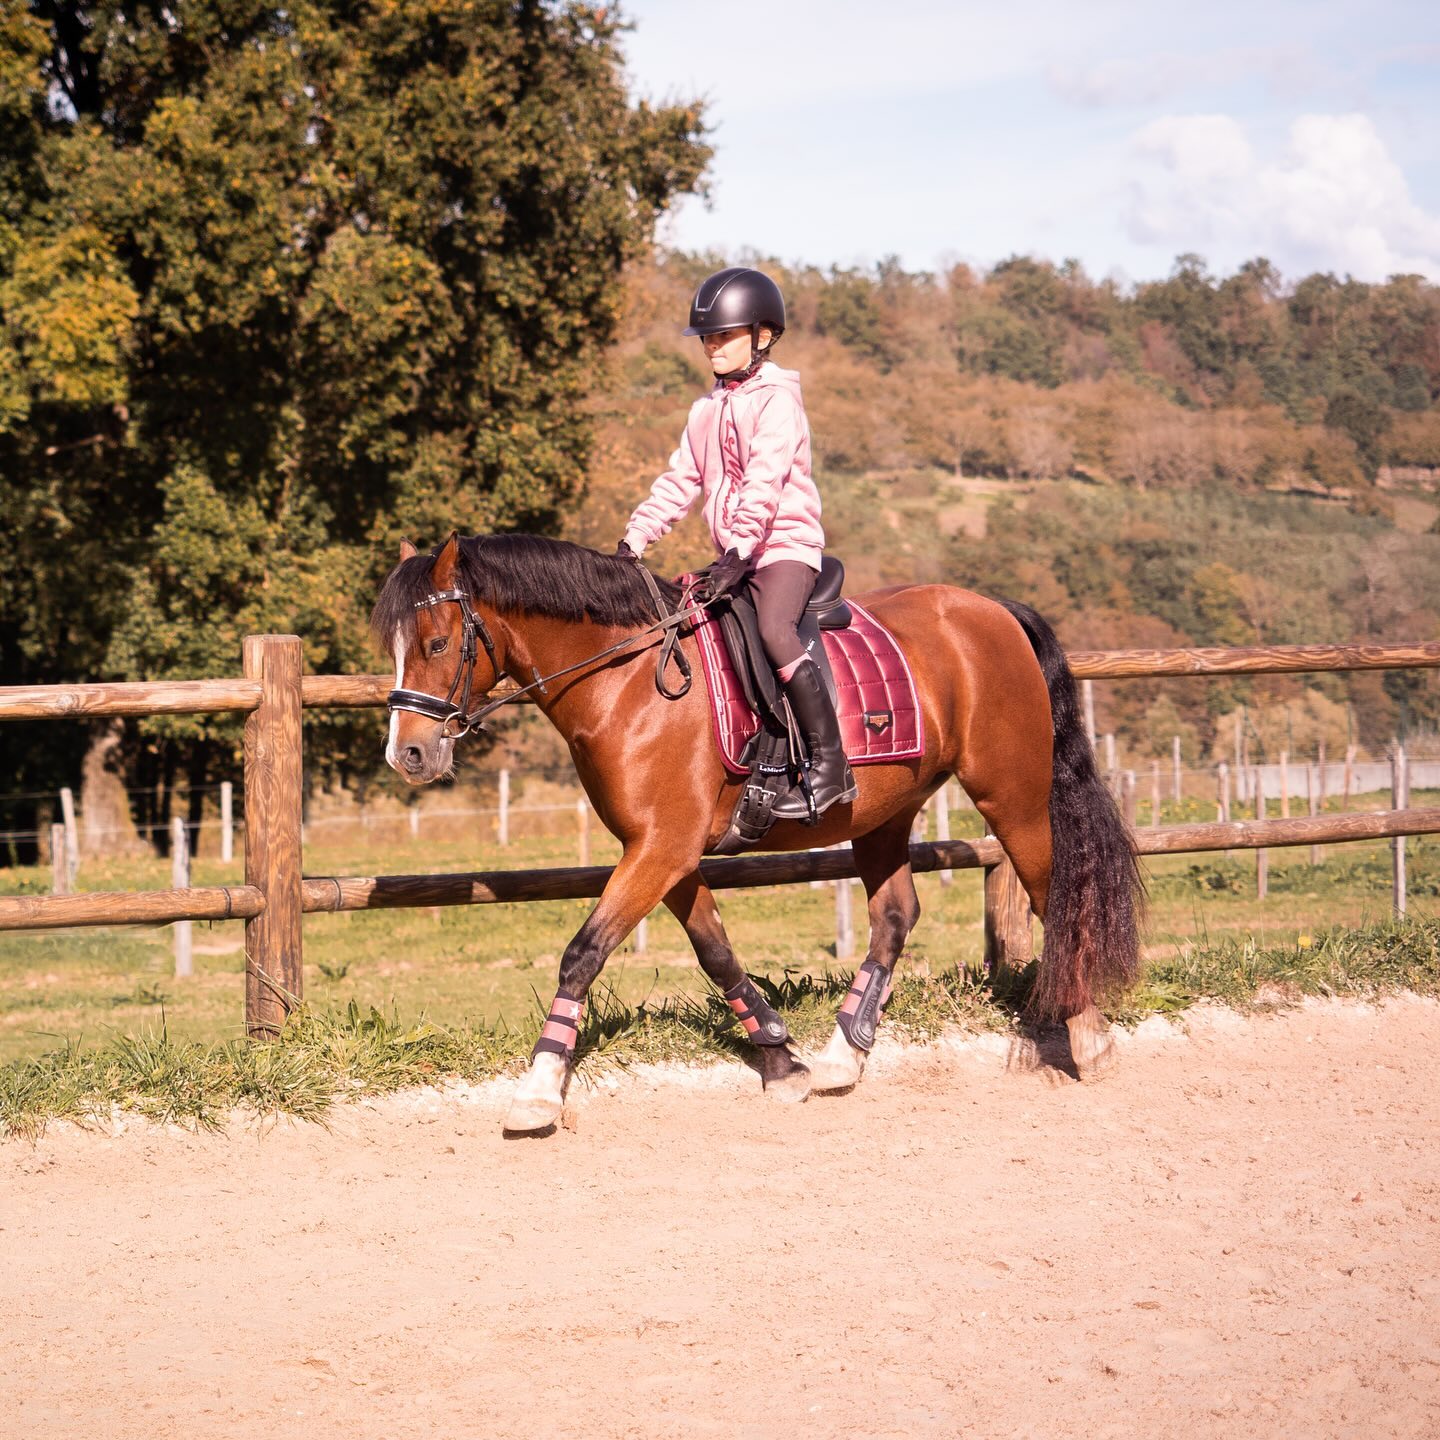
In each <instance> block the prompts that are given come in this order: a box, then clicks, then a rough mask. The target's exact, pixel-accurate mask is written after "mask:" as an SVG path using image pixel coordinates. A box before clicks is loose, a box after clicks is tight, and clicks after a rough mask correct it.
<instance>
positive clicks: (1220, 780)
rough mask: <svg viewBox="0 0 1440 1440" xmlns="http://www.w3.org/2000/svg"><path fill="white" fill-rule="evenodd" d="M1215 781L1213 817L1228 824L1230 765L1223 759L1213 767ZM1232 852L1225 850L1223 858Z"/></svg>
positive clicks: (1232, 852) (1222, 823)
mask: <svg viewBox="0 0 1440 1440" xmlns="http://www.w3.org/2000/svg"><path fill="white" fill-rule="evenodd" d="M1215 782H1216V788H1217V790H1218V791H1219V794H1218V797H1217V799H1216V801H1215V819H1216V820H1217V821H1218V822H1219V823H1220V824H1221V825H1228V824H1229V823H1230V766H1229V764H1228V763H1227V762H1226V761H1224V760H1222V761H1221V762H1220V763H1219V765H1217V766H1216V767H1215ZM1234 853H1235V852H1234V851H1233V850H1227V851H1226V852H1225V858H1226V859H1227V860H1228V859H1229V858H1230V856H1232V855H1233V854H1234Z"/></svg>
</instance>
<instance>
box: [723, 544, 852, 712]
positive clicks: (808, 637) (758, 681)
mask: <svg viewBox="0 0 1440 1440" xmlns="http://www.w3.org/2000/svg"><path fill="white" fill-rule="evenodd" d="M844 588H845V567H844V565H842V564H841V563H840V561H839V560H837V559H835V558H834V556H831V555H826V556H825V557H824V559H822V560H821V562H820V574H819V575H818V576H817V577H816V579H815V588H814V589H813V590H812V591H811V592H810V599H809V600H808V601H806V604H805V613H804V615H803V616H801V618H800V625H799V631H800V643H801V644H802V645H804V647H805V653H806V654H807V655H809V657H810V659H811V660H812V661H813V662H814V664H815V665H816V666H817V667H818V669H819V671H820V674H821V676H822V677H823V679H824V681H825V688H826V690H828V691H829V693H830V700H831V703H832V704H833V703H834V701H835V677H834V676H833V675H832V674H831V672H830V658H829V656H828V655H827V654H826V653H825V646H824V644H823V643H822V642H821V639H820V632H821V631H822V630H844V629H845V628H846V627H847V626H848V625H849V624H850V607H849V606H848V605H847V604H846V603H845V601H844V600H843V599H842V598H841V594H840V592H841V591H842V590H843V589H844ZM725 598H726V600H728V601H729V604H728V605H722V606H717V607H716V612H715V613H716V614H717V618H718V619H719V622H720V633H721V634H722V635H723V636H724V637H725V646H726V648H727V649H728V650H729V651H730V660H731V663H732V664H733V665H734V666H735V674H736V675H737V676H738V677H739V680H740V688H741V689H742V690H743V691H744V693H745V699H746V701H747V702H748V704H749V706H750V708H751V709H752V710H754V711H755V713H756V714H757V715H759V716H760V717H761V718H762V719H770V720H773V721H774V722H775V723H776V724H777V725H779V726H780V728H781V729H782V730H783V728H784V725H785V717H784V712H783V710H782V708H781V707H782V699H781V694H780V681H779V679H778V677H777V676H776V674H775V670H774V667H773V666H772V665H771V664H770V660H769V657H768V656H767V655H766V654H765V647H764V645H762V644H761V643H760V619H759V616H758V615H756V613H755V602H754V600H753V599H752V598H751V595H750V591H749V588H748V587H742V588H741V589H739V590H738V591H732V592H731V594H729V595H728V596H726V597H725Z"/></svg>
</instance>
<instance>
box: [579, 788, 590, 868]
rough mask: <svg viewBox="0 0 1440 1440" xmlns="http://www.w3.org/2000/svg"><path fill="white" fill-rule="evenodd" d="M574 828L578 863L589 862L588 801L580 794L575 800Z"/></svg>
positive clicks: (586, 863)
mask: <svg viewBox="0 0 1440 1440" xmlns="http://www.w3.org/2000/svg"><path fill="white" fill-rule="evenodd" d="M575 829H576V831H577V832H578V834H577V838H578V840H579V842H580V864H581V865H588V864H589V863H590V802H589V801H588V800H587V799H586V798H585V797H584V796H583V795H582V796H581V797H580V798H579V799H578V800H577V801H576V802H575Z"/></svg>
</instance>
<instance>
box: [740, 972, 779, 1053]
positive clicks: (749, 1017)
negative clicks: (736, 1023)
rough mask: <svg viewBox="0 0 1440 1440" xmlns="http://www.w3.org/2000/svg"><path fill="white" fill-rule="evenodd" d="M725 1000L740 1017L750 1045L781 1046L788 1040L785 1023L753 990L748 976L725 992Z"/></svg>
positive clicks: (753, 986)
mask: <svg viewBox="0 0 1440 1440" xmlns="http://www.w3.org/2000/svg"><path fill="white" fill-rule="evenodd" d="M725 999H726V1000H727V1001H728V1002H729V1005H730V1008H731V1009H732V1010H733V1011H734V1012H735V1013H736V1015H738V1016H739V1017H740V1023H741V1025H743V1026H744V1027H745V1033H746V1035H748V1036H749V1037H750V1040H751V1043H752V1044H755V1045H783V1044H784V1043H785V1042H786V1041H787V1040H788V1039H789V1038H790V1032H789V1031H788V1030H787V1029H786V1028H785V1022H784V1021H783V1020H782V1019H781V1018H780V1016H779V1015H778V1014H777V1013H776V1011H775V1010H774V1008H773V1007H772V1006H771V1004H770V1002H769V1001H768V1000H767V999H766V998H765V997H764V996H763V995H762V994H761V993H760V992H759V991H758V990H757V989H756V988H755V982H754V981H753V980H751V979H750V977H749V976H748V975H747V976H746V977H745V979H743V980H742V981H741V982H740V983H739V984H738V985H732V986H731V987H730V989H728V990H727V991H726V992H725Z"/></svg>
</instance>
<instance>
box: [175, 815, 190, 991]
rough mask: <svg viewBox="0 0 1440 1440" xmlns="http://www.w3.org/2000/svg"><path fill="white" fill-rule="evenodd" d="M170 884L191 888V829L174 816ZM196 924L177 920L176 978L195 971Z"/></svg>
mask: <svg viewBox="0 0 1440 1440" xmlns="http://www.w3.org/2000/svg"><path fill="white" fill-rule="evenodd" d="M170 885H171V888H172V889H175V890H188V889H189V888H190V831H189V830H188V829H187V828H186V825H185V821H184V820H183V819H182V818H181V817H180V816H179V815H176V816H174V817H173V818H172V819H171V821H170ZM194 928H195V927H194V926H193V925H191V923H190V921H188V920H177V921H176V922H175V978H176V979H177V980H183V979H184V978H185V977H186V976H187V975H193V974H194V973H195V965H194V961H193V960H192V958H191V956H192V955H193V953H194V950H193V942H194V934H193V932H194Z"/></svg>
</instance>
